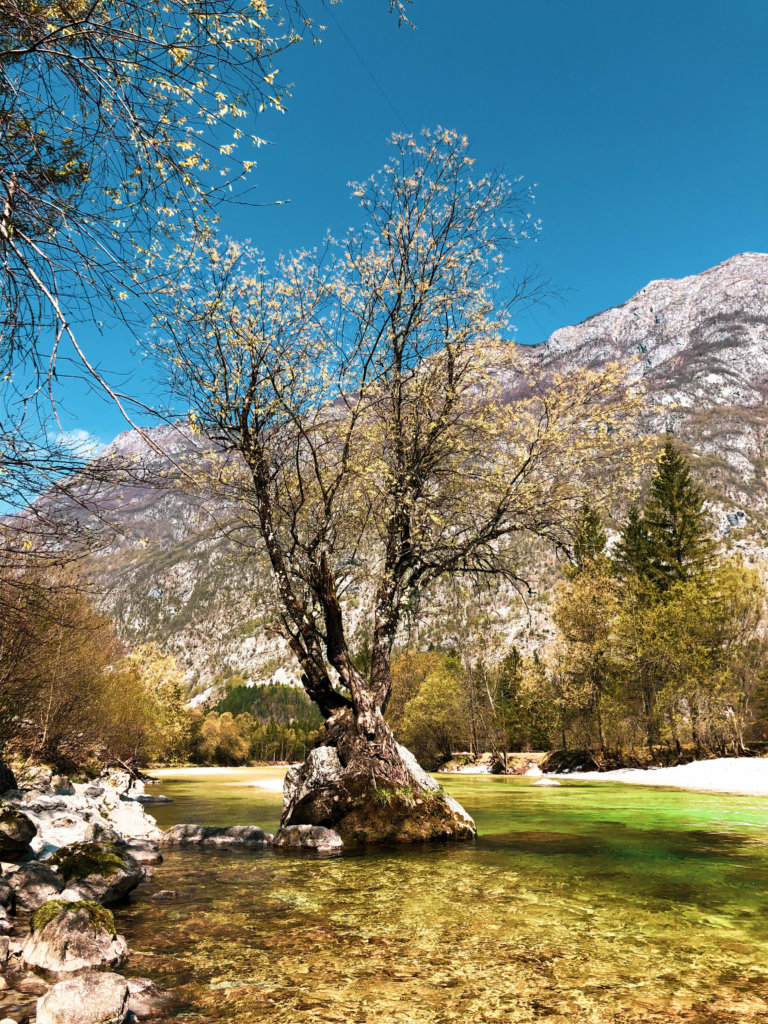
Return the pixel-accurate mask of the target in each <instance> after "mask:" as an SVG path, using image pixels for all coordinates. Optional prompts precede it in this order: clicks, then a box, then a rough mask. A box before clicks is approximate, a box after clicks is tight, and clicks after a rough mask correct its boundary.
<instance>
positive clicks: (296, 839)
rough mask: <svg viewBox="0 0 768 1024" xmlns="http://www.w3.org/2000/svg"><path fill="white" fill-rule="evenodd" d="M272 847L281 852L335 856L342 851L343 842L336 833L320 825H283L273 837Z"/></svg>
mask: <svg viewBox="0 0 768 1024" xmlns="http://www.w3.org/2000/svg"><path fill="white" fill-rule="evenodd" d="M274 846H276V847H277V848H278V849H282V850H309V851H311V852H312V853H323V854H336V853H341V851H342V850H343V849H344V842H343V840H342V838H341V836H340V835H339V834H338V833H337V832H334V831H333V829H330V828H324V827H323V826H322V825H284V826H283V828H281V829H280V831H279V832H278V833H277V835H276V836H275V839H274Z"/></svg>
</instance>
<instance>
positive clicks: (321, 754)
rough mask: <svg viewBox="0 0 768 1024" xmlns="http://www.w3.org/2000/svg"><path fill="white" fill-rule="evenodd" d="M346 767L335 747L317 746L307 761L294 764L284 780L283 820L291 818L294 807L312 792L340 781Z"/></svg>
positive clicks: (311, 751)
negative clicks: (343, 766)
mask: <svg viewBox="0 0 768 1024" xmlns="http://www.w3.org/2000/svg"><path fill="white" fill-rule="evenodd" d="M343 774H344V769H343V768H342V766H341V762H340V761H339V755H338V753H337V752H336V748H335V747H315V748H314V750H310V752H309V755H308V757H307V759H306V761H305V762H304V763H303V764H300V765H293V766H292V767H290V768H289V769H288V771H287V772H286V773H285V781H284V782H283V820H284V821H285V820H287V819H288V818H290V816H291V813H292V812H293V809H294V808H295V807H296V805H297V804H298V803H300V802H301V801H302V800H303V799H304V798H305V797H307V796H308V795H309V794H310V793H312V792H314V791H316V790H321V789H327V788H330V787H332V786H334V785H335V784H336V783H338V782H339V780H340V779H341V777H342V775H343Z"/></svg>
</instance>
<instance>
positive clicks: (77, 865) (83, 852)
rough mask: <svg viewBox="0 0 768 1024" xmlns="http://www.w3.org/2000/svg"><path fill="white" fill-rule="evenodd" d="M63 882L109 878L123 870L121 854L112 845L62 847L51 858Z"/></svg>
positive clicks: (116, 847) (95, 844)
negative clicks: (93, 877) (88, 878)
mask: <svg viewBox="0 0 768 1024" xmlns="http://www.w3.org/2000/svg"><path fill="white" fill-rule="evenodd" d="M50 863H51V865H53V866H54V867H56V868H57V869H58V871H59V874H60V875H61V877H62V878H63V879H64V881H65V882H71V881H73V880H76V881H77V880H80V879H82V878H87V877H88V876H89V875H103V876H105V877H107V878H108V877H109V876H110V875H114V874H115V873H116V872H117V871H121V870H123V868H124V866H125V862H124V860H123V854H122V852H121V850H120V848H119V847H118V846H115V844H114V843H73V844H72V845H71V846H62V848H61V849H60V850H57V852H56V853H54V855H53V856H52V857H51V860H50Z"/></svg>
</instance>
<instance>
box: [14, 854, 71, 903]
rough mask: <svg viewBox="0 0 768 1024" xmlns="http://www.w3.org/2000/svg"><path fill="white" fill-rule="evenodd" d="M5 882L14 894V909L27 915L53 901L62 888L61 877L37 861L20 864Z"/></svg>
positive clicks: (47, 865) (49, 867)
mask: <svg viewBox="0 0 768 1024" xmlns="http://www.w3.org/2000/svg"><path fill="white" fill-rule="evenodd" d="M7 881H8V884H9V885H10V886H11V888H12V889H13V891H14V893H15V896H16V908H17V909H18V910H23V911H26V912H28V913H29V912H31V911H33V910H37V908H38V907H40V906H42V905H43V903H46V902H47V901H48V900H52V899H55V898H56V897H57V896H58V895H59V893H60V892H61V891H62V890H63V888H64V881H63V879H62V878H61V876H60V875H58V874H57V873H56V872H55V871H54V870H53V869H52V868H51V866H50V865H49V864H43V863H41V862H39V861H31V862H30V863H29V864H22V865H21V866H20V867H19V868H18V869H17V870H16V871H14V872H13V874H11V875H8V876H7Z"/></svg>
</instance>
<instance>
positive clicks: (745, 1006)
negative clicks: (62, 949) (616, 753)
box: [116, 768, 768, 1024]
mask: <svg viewBox="0 0 768 1024" xmlns="http://www.w3.org/2000/svg"><path fill="white" fill-rule="evenodd" d="M277 778H278V773H277V772H275V771H272V770H269V769H259V768H255V769H233V770H231V771H230V770H218V771H215V772H213V773H198V774H192V775H188V774H185V773H183V772H180V773H178V777H174V775H173V773H171V774H170V775H167V776H166V777H165V778H164V780H163V782H162V784H161V785H160V786H156V787H152V788H151V790H150V791H151V792H153V793H163V794H165V795H167V796H170V797H172V798H173V801H174V802H173V803H170V804H164V805H157V807H156V808H155V807H153V808H150V810H151V811H152V813H153V814H155V816H156V817H157V819H158V823H159V824H160V826H161V827H168V826H170V825H172V824H175V823H178V822H198V823H202V824H217V825H235V824H258V825H261V826H262V827H264V828H266V829H268V830H270V831H272V830H274V829H275V828H276V827H277V823H278V818H279V814H280V807H281V796H280V793H279V791H277V789H276V788H274V787H275V786H276V780H277ZM441 781H442V782H443V783H444V785H445V786H446V788H447V789H448V790H449V791H450V792H451V793H452V794H453V795H454V796H456V797H457V798H458V799H459V800H460V801H461V802H462V803H463V804H464V806H465V807H466V809H467V810H468V811H469V812H470V813H471V814H472V815H473V816H474V818H475V821H476V823H477V827H478V830H479V832H480V836H481V838H480V839H478V841H477V842H476V843H471V844H463V845H451V846H444V845H435V846H429V847H419V848H396V849H383V850H375V851H370V852H364V853H351V854H345V855H344V856H342V857H340V858H335V859H317V858H315V857H312V856H298V857H297V856H291V855H286V854H284V853H279V852H275V851H264V852H261V851H256V852H253V851H251V852H243V851H240V852H236V851H232V850H229V851H228V850H205V851H203V850H200V849H197V850H196V849H194V848H188V849H184V850H173V851H170V852H168V853H166V854H165V862H164V863H163V864H162V865H160V866H158V867H157V868H156V869H155V871H154V877H153V878H152V879H151V880H150V881H149V882H148V883H145V884H144V885H143V886H142V887H141V888H140V889H139V890H138V891H137V893H136V894H135V895H134V896H133V897H132V899H131V902H130V903H129V904H128V905H127V906H125V907H123V908H120V909H118V912H117V915H116V917H117V923H118V927H119V930H120V931H122V932H124V934H125V935H126V938H127V939H128V944H129V947H130V948H131V950H132V951H133V955H132V957H131V961H130V965H129V967H130V969H129V973H132V974H136V975H148V976H151V977H152V978H154V979H155V980H156V981H158V982H159V983H160V984H162V985H164V986H166V987H170V988H172V989H173V990H174V992H175V998H176V1004H175V1006H174V1007H173V1010H172V1013H171V1015H170V1017H169V1019H173V1020H179V1021H187V1022H189V1024H203V1022H218V1021H222V1022H224V1021H227V1022H238V1024H251V1022H266V1024H310V1022H312V1024H317V1022H325V1021H341V1022H345V1024H449V1022H451V1024H453V1022H461V1024H470V1022H480V1024H485V1022H489V1024H490V1022H504V1024H533V1022H546V1024H634V1022H637V1024H640V1022H641V1021H642V1022H658V1024H661V1022H672V1021H674V1022H686V1024H736V1022H738V1024H762V1022H768V799H767V798H765V797H747V796H743V797H742V796H722V795H713V794H707V793H690V792H685V791H680V790H668V789H658V788H656V789H651V788H646V787H642V786H623V785H620V784H610V783H585V782H568V783H566V784H564V785H563V786H562V787H560V788H552V789H546V788H537V787H534V786H533V785H532V784H531V781H532V780H529V779H519V778H503V777H500V778H496V777H491V776H441ZM256 784H260V785H261V786H270V785H271V786H272V787H273V788H272V789H271V790H270V789H263V788H258V785H256ZM161 890H165V891H166V892H168V891H170V892H171V893H173V894H175V895H170V896H165V897H163V898H156V897H155V894H156V893H157V892H159V891H161Z"/></svg>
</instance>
